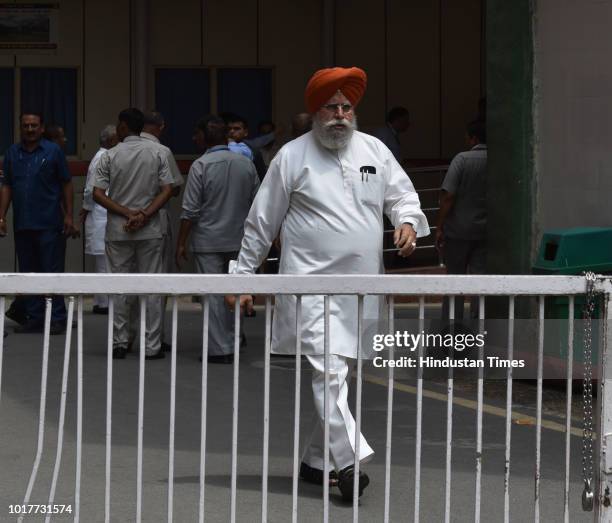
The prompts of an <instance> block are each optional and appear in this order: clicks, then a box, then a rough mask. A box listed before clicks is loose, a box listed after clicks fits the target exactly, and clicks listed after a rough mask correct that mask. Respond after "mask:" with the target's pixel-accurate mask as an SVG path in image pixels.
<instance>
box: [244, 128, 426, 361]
mask: <svg viewBox="0 0 612 523" xmlns="http://www.w3.org/2000/svg"><path fill="white" fill-rule="evenodd" d="M366 167H367V169H366ZM362 171H368V174H366V173H362ZM383 212H384V213H385V214H386V215H387V216H388V217H389V219H390V220H391V222H392V223H393V225H394V226H395V227H398V226H399V225H401V224H402V223H410V224H412V225H413V227H414V229H415V231H416V232H417V235H418V236H419V237H421V236H426V235H428V234H429V227H428V224H427V219H426V218H425V215H424V214H423V212H422V211H421V207H420V203H419V197H418V195H417V193H416V191H415V190H414V186H413V185H412V182H411V181H410V179H409V178H408V176H407V175H406V173H405V172H404V170H403V169H402V168H401V167H400V165H399V164H398V163H397V161H396V160H395V158H394V157H393V154H392V153H391V151H389V149H388V148H387V147H386V146H385V145H384V144H383V143H382V142H381V141H380V140H378V139H377V138H374V137H372V136H369V135H367V134H364V133H361V132H357V131H355V132H354V133H353V136H352V138H351V141H350V143H349V145H348V146H347V147H346V148H345V149H344V150H342V151H331V150H328V149H325V148H324V147H323V146H321V145H320V144H319V143H318V141H317V140H316V138H315V136H314V134H313V133H312V132H309V133H306V134H305V135H303V136H301V137H299V138H297V139H296V140H293V141H291V142H289V143H287V144H286V145H285V146H284V147H283V148H282V149H281V150H280V151H279V152H278V154H277V155H276V157H275V158H274V160H273V161H272V163H271V164H270V168H269V170H268V172H267V174H266V177H265V178H264V181H263V183H262V185H261V187H260V189H259V192H258V193H257V196H256V198H255V200H254V202H253V205H252V207H251V210H250V212H249V215H248V217H247V219H246V222H245V230H244V238H243V241H242V246H241V249H240V254H239V256H238V262H237V264H236V267H235V269H234V271H233V272H235V273H240V274H249V273H254V272H255V270H256V269H257V267H259V265H260V264H261V262H262V261H263V259H264V258H265V256H266V255H267V253H268V250H269V247H270V245H271V243H272V241H273V240H274V238H275V237H276V236H277V234H278V231H279V230H280V238H281V258H280V267H279V272H280V273H281V274H382V272H383V270H384V267H383V258H382V247H383ZM295 301H296V300H295V298H294V297H293V296H281V297H278V298H277V300H276V304H275V315H274V322H273V332H272V351H273V352H275V353H285V354H291V353H293V352H294V351H295ZM382 305H383V300H382V299H380V298H379V297H376V296H368V297H366V298H365V300H364V320H365V321H364V328H365V335H364V343H363V351H364V352H363V354H362V355H363V357H369V356H370V355H371V346H372V344H371V343H370V342H369V341H368V340H369V339H371V335H372V334H374V333H376V332H386V327H385V325H384V322H381V319H382V310H384V309H383V307H382ZM302 318H303V324H302V352H303V353H304V354H322V353H323V351H324V348H323V297H322V296H312V297H304V298H303V306H302ZM330 335H331V337H330V352H331V353H332V354H337V355H341V356H346V357H351V358H355V357H356V356H357V297H355V296H336V297H333V298H332V299H331V300H330Z"/></svg>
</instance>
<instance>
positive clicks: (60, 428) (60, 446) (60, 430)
mask: <svg viewBox="0 0 612 523" xmlns="http://www.w3.org/2000/svg"><path fill="white" fill-rule="evenodd" d="M73 318H74V296H70V300H69V302H68V318H67V320H66V325H70V327H69V328H67V329H66V342H65V344H64V364H63V367H62V391H61V397H60V412H59V419H58V423H57V449H56V452H55V465H54V467H53V478H52V479H51V490H50V492H49V505H52V504H53V502H54V500H55V491H56V489H57V479H58V477H59V471H60V466H61V463H62V451H63V450H64V420H65V418H66V396H67V394H68V371H69V368H70V345H71V344H72V328H71V327H72V319H73ZM49 521H51V514H47V516H46V517H45V523H49Z"/></svg>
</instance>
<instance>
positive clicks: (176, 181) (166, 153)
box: [140, 132, 185, 234]
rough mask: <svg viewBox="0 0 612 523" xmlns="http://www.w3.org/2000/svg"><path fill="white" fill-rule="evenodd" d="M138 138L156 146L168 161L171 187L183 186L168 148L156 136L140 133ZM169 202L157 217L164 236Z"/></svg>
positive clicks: (168, 219) (168, 226)
mask: <svg viewBox="0 0 612 523" xmlns="http://www.w3.org/2000/svg"><path fill="white" fill-rule="evenodd" d="M140 137H141V138H144V139H145V140H150V141H151V142H152V143H154V144H156V145H157V147H159V150H160V151H161V153H162V154H163V155H164V156H165V157H166V159H167V160H168V167H170V174H171V175H172V187H180V186H181V185H183V184H184V183H185V180H184V179H183V175H182V174H181V171H180V169H179V168H178V165H177V164H176V160H175V159H174V155H173V154H172V151H171V150H170V148H169V147H166V146H165V145H164V144H162V143H160V142H159V139H158V138H157V136H155V135H153V134H150V133H145V132H142V133H140ZM171 199H172V198H171ZM171 199H170V200H171ZM170 200H168V201H167V202H166V203H165V204H164V206H163V207H162V208H161V209H160V210H159V217H160V220H161V221H162V223H161V227H162V231H163V233H164V234H169V233H168V229H169V228H170Z"/></svg>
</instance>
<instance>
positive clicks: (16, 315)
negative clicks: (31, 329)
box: [4, 305, 28, 325]
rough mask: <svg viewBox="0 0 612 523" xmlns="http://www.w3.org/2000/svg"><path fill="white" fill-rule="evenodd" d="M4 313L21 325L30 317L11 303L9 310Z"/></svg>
mask: <svg viewBox="0 0 612 523" xmlns="http://www.w3.org/2000/svg"><path fill="white" fill-rule="evenodd" d="M4 315H5V316H6V317H7V318H8V319H9V320H13V321H14V322H15V323H18V324H19V325H25V324H26V323H27V322H28V317H27V316H26V315H25V314H22V313H20V312H19V311H16V310H15V309H14V308H13V306H12V305H11V306H10V307H9V308H8V310H7V311H6V312H5V313H4Z"/></svg>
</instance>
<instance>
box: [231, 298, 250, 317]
mask: <svg viewBox="0 0 612 523" xmlns="http://www.w3.org/2000/svg"><path fill="white" fill-rule="evenodd" d="M225 304H226V305H227V306H228V308H229V310H230V311H233V310H234V308H235V307H236V296H235V295H234V294H228V295H226V296H225ZM240 310H241V311H242V313H243V314H246V315H247V316H249V315H251V314H252V313H253V296H251V295H250V294H242V295H241V296H240Z"/></svg>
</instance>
